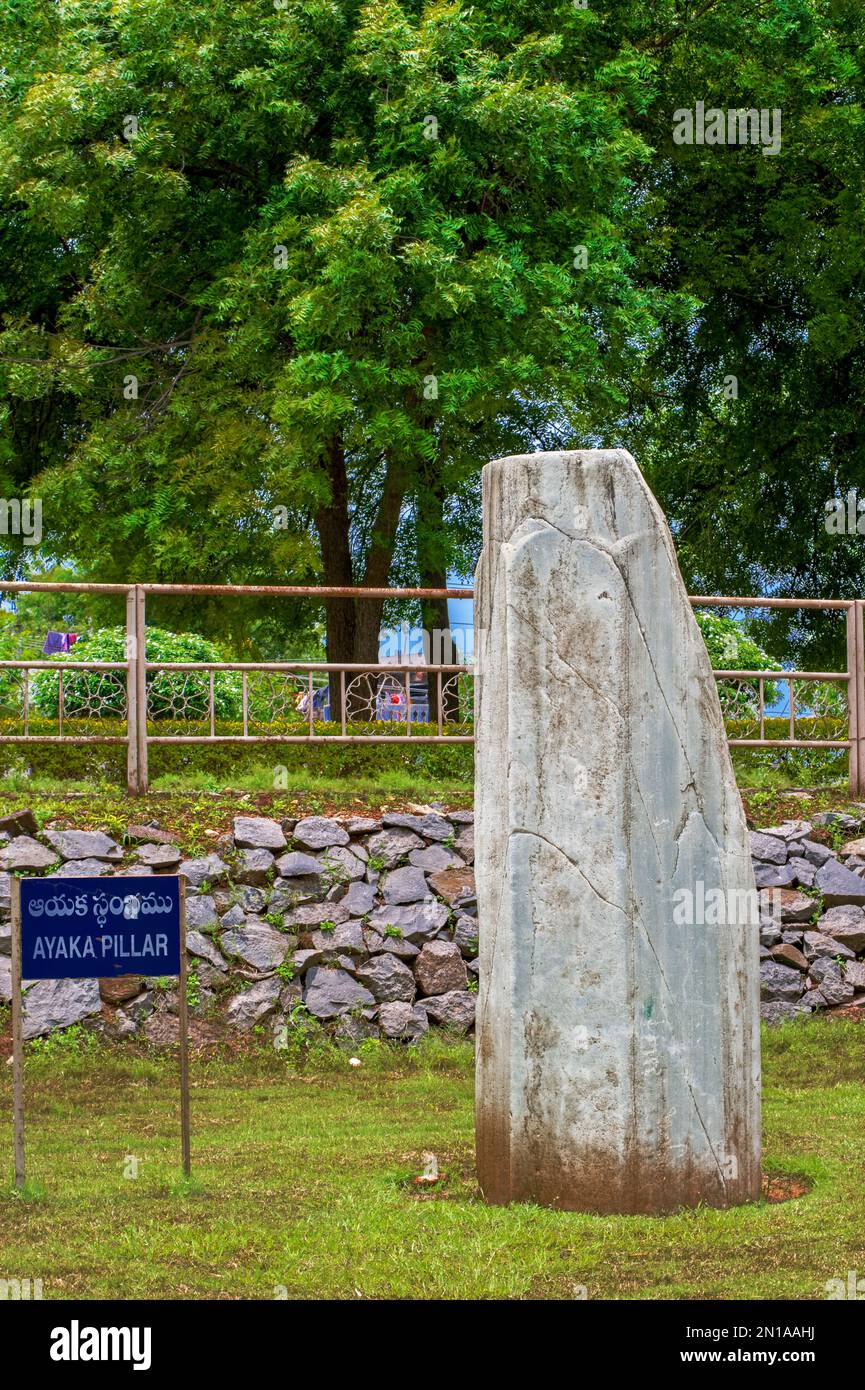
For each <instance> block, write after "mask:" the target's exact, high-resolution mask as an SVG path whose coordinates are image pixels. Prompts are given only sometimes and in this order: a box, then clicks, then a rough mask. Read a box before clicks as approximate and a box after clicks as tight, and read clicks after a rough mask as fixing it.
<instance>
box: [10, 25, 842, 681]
mask: <svg viewBox="0 0 865 1390" xmlns="http://www.w3.org/2000/svg"><path fill="white" fill-rule="evenodd" d="M863 27H865V20H863V15H862V11H861V9H860V7H859V5H858V3H857V0H758V3H757V4H756V6H755V7H754V8H753V9H751V10H749V11H748V12H747V13H746V12H744V11H742V10H741V7H739V6H736V5H734V4H733V3H732V0H714V3H713V2H712V0H706V2H705V3H702V4H699V5H692V4H688V3H685V0H655V2H654V3H652V2H650V0H590V3H589V4H588V5H587V6H586V7H583V6H582V5H577V4H574V3H571V0H555V3H543V0H541V3H532V4H528V3H524V0H507V3H505V0H478V2H477V3H473V4H468V3H462V0H453V3H423V2H422V0H401V2H399V0H376V3H371V4H368V5H363V4H360V3H357V2H356V0H276V3H273V2H272V0H184V3H183V4H182V5H178V4H176V3H169V0H66V3H64V4H63V5H62V6H58V5H56V4H54V3H50V0H10V3H9V4H8V5H7V7H6V9H5V11H4V15H3V17H2V19H0V41H2V52H3V54H4V58H3V60H2V67H0V93H2V103H3V105H2V116H0V171H2V172H0V267H2V284H3V289H2V292H0V295H2V297H0V411H2V415H0V426H2V437H0V480H2V484H3V487H4V488H5V490H6V495H7V496H10V495H18V496H20V495H31V494H34V495H35V494H38V495H39V496H41V497H42V499H43V528H44V533H45V540H44V542H43V551H44V553H45V554H46V555H49V556H51V557H53V558H55V559H62V560H64V561H69V562H73V563H74V564H75V566H76V569H77V571H78V572H79V573H80V574H82V575H84V576H88V577H98V578H100V579H116V578H122V579H163V580H169V579H170V580H174V581H179V580H184V579H188V580H203V581H223V582H224V581H234V582H243V581H246V582H255V581H257V580H259V581H268V582H283V583H292V582H295V583H297V582H317V581H319V580H321V581H322V582H324V583H327V584H332V585H342V584H352V583H362V584H369V585H373V586H377V585H384V584H387V583H388V582H400V581H409V582H414V581H420V582H422V583H426V584H430V585H438V584H441V583H442V582H443V580H444V578H445V575H446V574H447V572H448V569H449V568H451V567H455V568H457V569H459V570H461V571H463V572H465V571H466V570H468V569H469V568H470V567H471V565H472V564H473V562H474V559H475V557H476V553H477V547H478V542H479V524H478V523H479V497H478V478H479V472H480V468H481V467H482V465H483V464H484V463H485V462H486V461H487V460H488V459H489V458H491V457H494V456H496V455H500V454H502V453H508V452H516V451H523V450H533V449H535V448H542V447H559V446H561V447H579V446H580V445H590V444H610V445H617V446H624V447H627V448H630V449H631V450H632V452H633V453H634V454H635V456H636V457H637V459H638V461H639V462H640V464H641V466H642V467H643V468H644V470H645V471H646V473H647V476H648V477H649V480H650V482H651V483H652V485H653V487H654V488H655V490H656V492H657V494H658V496H659V499H660V500H661V502H662V505H664V507H665V509H666V510H667V514H668V516H669V517H670V520H671V524H672V525H673V529H674V533H675V535H676V539H677V544H678V547H679V555H680V561H681V563H682V567H683V571H684V573H685V577H686V579H687V580H688V582H689V584H690V585H691V586H692V587H693V588H695V589H700V588H702V589H706V590H709V591H711V590H713V589H714V590H717V589H724V590H726V591H727V592H730V591H735V590H737V589H738V590H739V591H743V590H744V591H752V592H756V591H758V590H766V591H770V590H771V589H773V588H775V589H778V588H781V589H783V590H784V591H786V592H791V593H801V594H814V593H821V592H822V593H832V594H835V593H841V594H843V593H858V592H861V589H862V584H863V580H865V551H863V548H862V547H861V546H859V545H858V544H857V542H856V538H852V539H849V538H848V539H839V538H837V537H829V536H827V534H826V532H825V529H824V527H823V516H824V511H823V503H824V501H825V499H826V498H827V497H829V496H831V495H832V494H833V492H834V491H835V490H837V489H838V488H840V487H842V486H843V487H845V488H846V487H848V486H855V485H856V484H857V483H858V482H860V481H861V482H862V485H863V493H865V479H861V476H860V475H861V474H862V472H863V466H862V465H863V455H862V445H861V442H860V435H859V429H858V416H859V414H860V412H861V399H862V379H861V371H862V271H861V265H862V255H861V251H862V235H863V231H862V228H863V222H862V162H863V150H865V141H863V118H862V108H861V101H862V77H863V56H862V55H863V51H865V46H863V37H865V35H863ZM698 101H702V102H704V103H705V105H706V106H707V107H709V106H712V105H717V106H719V107H721V108H724V109H727V108H739V107H743V108H756V109H758V110H762V109H768V110H775V109H777V110H778V111H780V113H781V144H780V149H779V151H778V153H777V154H771V155H767V154H766V153H764V150H763V148H762V147H761V146H760V145H759V144H756V145H745V146H712V145H702V146H699V145H677V144H676V143H675V141H674V138H673V128H674V120H673V116H674V112H675V111H676V110H677V109H679V108H688V109H691V108H694V107H695V105H696V103H697V102H698ZM731 379H734V380H735V388H733V387H732V386H731V385H730V382H731ZM733 392H734V393H733ZM0 542H2V543H3V545H4V548H5V549H6V552H7V562H8V563H9V564H11V565H19V566H20V565H21V564H22V562H23V559H26V553H25V551H24V548H23V547H20V546H18V545H17V544H16V541H15V538H13V537H0ZM154 611H155V616H156V617H157V618H158V619H159V620H160V621H162V622H165V621H171V622H175V621H176V622H177V623H178V624H185V625H186V626H189V625H191V624H190V613H189V611H188V610H187V611H184V609H183V607H182V605H179V604H174V605H173V606H172V607H171V609H170V611H169V610H168V609H167V608H164V607H161V606H159V605H156V606H155V610H154ZM313 616H316V615H310V617H313ZM380 616H381V610H380V607H379V606H378V605H376V604H373V603H366V604H363V605H361V604H353V603H347V602H333V603H331V604H330V605H329V608H328V615H327V617H328V653H329V655H330V656H331V658H332V659H341V660H353V659H363V660H367V659H372V658H373V657H374V655H375V650H376V634H377V631H378V626H379V619H380ZM430 616H431V617H434V616H435V613H434V612H432V613H431V615H430ZM274 621H275V620H274V619H272V618H268V617H267V615H266V612H265V610H264V609H263V608H262V609H261V610H260V611H259V613H258V619H257V622H252V623H250V622H249V620H248V617H244V620H243V631H242V632H241V631H240V628H238V638H239V639H241V638H243V639H245V640H247V641H248V640H250V634H257V636H256V641H257V642H258V645H259V648H260V649H261V645H262V643H264V642H265V641H269V642H270V643H271V644H272V643H273V641H274V640H275V638H274V629H273V624H274ZM303 621H304V619H303V617H302V615H301V610H300V609H299V608H298V609H295V610H294V611H293V612H291V613H290V614H289V617H288V622H289V624H290V625H295V626H302V625H303ZM224 622H225V618H224V616H223V615H222V614H220V613H218V612H217V610H216V609H215V608H208V607H206V606H205V607H204V608H201V607H200V606H199V605H198V604H196V612H195V625H196V626H200V627H201V628H202V629H203V630H211V631H215V630H217V629H218V628H219V627H220V625H221V624H222V623H224ZM268 624H269V626H268ZM825 630H826V629H825V628H821V629H820V631H821V632H822V631H825ZM268 634H269V635H268ZM792 636H793V640H795V641H796V642H798V643H799V645H800V646H801V645H805V646H807V644H808V642H809V641H811V644H812V646H813V645H814V643H815V642H816V640H817V638H816V637H813V638H812V635H811V633H810V629H809V628H808V626H807V623H805V624H800V626H799V628H798V629H796V631H795V632H794V633H793V634H792ZM790 640H791V634H790V632H789V631H787V630H786V628H785V629H784V631H779V633H778V634H777V642H778V643H781V642H782V641H787V642H789V641H790ZM771 641H772V638H771V634H770V638H769V645H770V646H771Z"/></svg>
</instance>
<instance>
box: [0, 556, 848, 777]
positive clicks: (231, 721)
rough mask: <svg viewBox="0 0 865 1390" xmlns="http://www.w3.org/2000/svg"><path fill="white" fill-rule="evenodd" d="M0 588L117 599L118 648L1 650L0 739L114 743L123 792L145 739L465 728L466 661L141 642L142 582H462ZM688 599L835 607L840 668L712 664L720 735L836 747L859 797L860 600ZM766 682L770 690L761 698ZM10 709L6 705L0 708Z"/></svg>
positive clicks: (147, 743) (355, 591)
mask: <svg viewBox="0 0 865 1390" xmlns="http://www.w3.org/2000/svg"><path fill="white" fill-rule="evenodd" d="M0 592H6V593H12V594H14V593H26V592H67V593H68V592H74V593H93V594H97V595H99V596H103V595H117V596H118V597H123V598H124V600H125V610H126V619H125V631H126V654H125V660H123V661H76V660H66V659H64V660H63V661H62V662H58V661H49V660H23V659H21V660H6V661H0V687H2V694H0V710H2V711H3V716H4V717H3V718H2V724H0V743H2V742H6V743H14V744H31V743H48V744H52V743H70V744H104V745H109V744H125V745H126V750H127V769H126V780H127V789H128V791H129V792H130V793H132V794H140V793H143V792H145V791H146V790H147V788H148V781H149V776H148V760H149V759H148V754H149V749H150V747H151V746H158V745H162V744H182V743H188V744H208V743H223V744H232V745H246V744H275V743H286V744H293V743H325V742H327V741H332V740H336V741H338V742H344V743H353V742H358V743H400V742H403V741H404V740H406V739H410V740H412V741H413V742H419V743H447V742H457V743H471V742H473V740H474V733H473V714H472V668H471V666H470V665H469V664H435V663H425V662H419V663H415V662H414V661H413V660H412V661H411V662H408V663H406V664H400V663H398V662H397V663H391V662H388V663H384V662H378V663H370V664H364V663H334V662H314V661H284V662H282V661H278V662H273V661H270V662H263V661H258V662H256V661H248V662H243V661H227V662H219V661H213V662H208V661H198V662H171V661H148V660H147V659H146V653H145V631H146V624H145V617H146V602H147V595H148V594H154V595H178V596H188V595H196V594H198V595H202V596H204V595H206V596H208V597H224V598H226V599H229V598H238V597H242V596H244V595H246V596H257V597H262V596H266V597H272V598H280V597H281V598H292V599H296V598H307V599H310V600H318V601H321V600H324V599H327V598H353V599H361V600H363V599H421V598H463V599H465V598H472V597H473V591H472V590H471V589H466V588H448V589H422V588H403V589H362V588H324V587H314V586H288V585H261V584H256V585H241V584H238V585H218V584H83V583H82V584H77V583H71V582H69V583H48V582H44V583H43V582H32V583H31V582H21V581H0ZM690 602H691V603H692V604H693V605H694V606H695V607H717V608H724V607H726V608H732V609H742V608H765V609H773V608H796V609H809V608H810V609H821V610H826V611H838V612H841V611H843V612H844V614H845V620H846V629H847V665H846V669H845V670H843V671H798V670H797V671H788V670H768V669H767V670H750V669H741V670H735V669H730V670H715V671H714V673H713V674H714V676H715V679H716V681H718V683H719V687H720V693H721V704H722V709H723V712H724V715H725V720H726V721H727V723H728V726H729V724H730V723H732V724H733V726H734V730H733V732H732V734H730V735H728V742H729V744H730V746H731V747H737V748H784V749H786V748H814V749H846V750H847V754H848V782H849V790H850V794H851V796H859V795H861V794H862V792H863V790H865V615H863V610H865V601H863V600H862V599H790V598H757V597H753V596H748V597H729V596H703V595H699V596H696V595H695V596H692V597H691V599H690ZM43 673H50V675H45V674H43ZM332 673H336V674H337V675H338V677H339V680H338V690H339V705H338V708H337V709H336V710H332V709H330V707H329V701H330V694H331V692H332V691H333V689H334V682H332V680H331V674H332ZM49 685H50V688H49ZM780 686H786V688H787V700H786V711H785V713H784V715H783V719H784V722H785V727H786V730H787V732H786V736H785V737H783V738H780V737H772V736H771V734H772V728H771V727H770V728H769V730H768V732H767V721H770V720H775V721H777V720H778V718H779V716H778V715H777V714H772V712H771V707H772V705H773V704H775V703H776V702H777V690H778V687H780ZM46 691H47V693H46ZM433 691H434V695H433V697H432V698H431V693H432V692H433ZM767 691H768V692H769V695H770V696H771V698H770V699H769V702H768V704H769V708H768V709H767ZM55 695H56V713H55ZM34 697H35V698H34ZM10 707H11V715H10V714H9V713H7V711H9V710H10ZM46 708H47V710H48V715H47V716H46V715H45V710H46ZM431 716H432V717H431ZM805 718H808V719H810V720H811V721H812V723H814V722H822V723H824V724H827V725H828V731H824V732H827V736H826V737H799V734H798V732H797V724H798V723H799V722H800V721H801V720H803V719H805ZM107 719H113V720H114V721H115V722H116V723H118V724H119V725H120V726H121V727H122V729H123V732H121V733H105V732H103V729H104V721H106V720H107ZM100 723H102V728H100ZM7 724H8V725H10V726H14V729H13V728H12V727H10V728H7V727H6V726H7ZM385 725H387V726H393V728H392V729H391V727H388V728H385V727H384V726H385ZM742 726H745V728H746V729H747V732H746V733H743V732H742ZM397 729H398V730H399V732H397ZM752 730H753V732H751V731H752Z"/></svg>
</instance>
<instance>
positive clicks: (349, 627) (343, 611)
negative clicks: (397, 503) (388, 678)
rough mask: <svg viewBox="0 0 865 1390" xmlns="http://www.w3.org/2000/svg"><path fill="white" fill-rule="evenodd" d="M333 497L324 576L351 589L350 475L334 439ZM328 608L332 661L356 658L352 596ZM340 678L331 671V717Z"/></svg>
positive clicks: (325, 510)
mask: <svg viewBox="0 0 865 1390" xmlns="http://www.w3.org/2000/svg"><path fill="white" fill-rule="evenodd" d="M328 478H329V481H330V498H329V500H328V502H327V503H325V504H324V505H323V506H321V507H319V509H318V512H317V513H316V518H315V524H316V527H317V529H318V537H319V542H320V544H321V564H322V578H323V580H324V583H325V586H326V587H327V588H347V587H350V586H351V584H352V583H353V575H352V567H351V547H350V545H349V530H348V528H349V510H348V474H347V473H346V468H345V453H344V451H343V447H342V442H341V441H340V440H338V439H335V440H332V441H331V444H330V447H329V449H328ZM324 609H325V627H326V639H325V652H326V655H327V659H328V661H346V662H347V661H354V651H355V605H354V601H353V600H352V599H350V598H345V599H343V598H328V599H325V601H324ZM340 703H341V697H340V678H339V672H338V671H331V673H330V717H331V719H337V720H338V719H340V718H341V709H340Z"/></svg>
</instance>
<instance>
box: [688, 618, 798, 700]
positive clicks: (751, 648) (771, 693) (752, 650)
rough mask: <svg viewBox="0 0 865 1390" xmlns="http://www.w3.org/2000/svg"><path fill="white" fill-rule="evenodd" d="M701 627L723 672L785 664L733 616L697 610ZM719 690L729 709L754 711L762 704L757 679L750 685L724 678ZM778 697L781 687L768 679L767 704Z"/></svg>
mask: <svg viewBox="0 0 865 1390" xmlns="http://www.w3.org/2000/svg"><path fill="white" fill-rule="evenodd" d="M694 617H695V618H696V620H697V626H698V627H699V629H700V631H701V633H702V634H703V641H704V642H705V643H706V649H707V651H708V653H709V660H710V661H711V663H712V669H713V670H720V671H779V670H780V669H781V663H780V662H778V661H776V660H775V659H774V658H773V657H770V656H769V655H768V654H767V653H766V652H764V651H763V649H762V648H761V647H758V646H757V643H756V642H753V641H752V640H751V638H750V637H748V636H747V635H746V634H745V632H744V631H743V629H742V626H741V624H740V623H737V622H736V621H735V619H733V618H726V617H723V616H722V615H721V614H719V613H715V612H712V611H711V610H708V611H707V610H706V609H702V608H697V609H695V610H694ZM718 693H719V694H720V695H722V697H723V701H724V709H725V711H733V712H735V713H737V714H745V713H746V712H748V711H753V710H755V709H756V708H757V705H758V703H759V687H758V684H757V682H754V684H753V685H748V684H746V683H744V682H731V681H721V682H719V685H718ZM777 698H778V686H777V685H775V684H773V682H771V681H767V682H766V684H765V686H764V700H765V703H766V704H767V705H770V704H772V703H773V702H774V701H775V700H776V699H777Z"/></svg>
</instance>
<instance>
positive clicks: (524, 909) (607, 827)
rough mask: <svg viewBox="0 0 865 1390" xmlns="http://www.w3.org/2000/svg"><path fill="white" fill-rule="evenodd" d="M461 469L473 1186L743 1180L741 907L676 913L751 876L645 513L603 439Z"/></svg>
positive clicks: (710, 717)
mask: <svg viewBox="0 0 865 1390" xmlns="http://www.w3.org/2000/svg"><path fill="white" fill-rule="evenodd" d="M483 486H484V548H483V553H482V557H481V562H480V565H479V569H478V575H477V582H476V594H477V600H476V609H475V622H476V634H475V651H476V653H477V654H478V657H479V673H480V674H479V681H478V685H479V691H478V706H477V714H476V717H477V725H476V737H477V746H476V769H477V770H476V806H475V814H476V827H477V835H476V837H475V847H476V856H475V872H476V876H477V898H478V914H479V917H480V919H481V920H482V921H483V923H484V930H483V932H482V933H481V940H480V995H479V1009H478V1022H477V1033H478V1086H477V1093H478V1101H477V1122H478V1170H479V1176H480V1180H481V1186H482V1188H483V1190H484V1194H485V1196H486V1197H487V1199H488V1200H489V1201H493V1202H508V1201H513V1200H530V1201H536V1202H539V1203H542V1204H544V1205H549V1206H557V1207H564V1208H571V1209H585V1210H595V1211H612V1212H616V1211H620V1212H637V1211H648V1212H655V1211H667V1210H670V1209H672V1208H675V1207H678V1206H680V1205H687V1206H693V1205H695V1204H696V1203H698V1202H701V1201H702V1202H705V1203H707V1204H710V1205H714V1206H726V1205H730V1204H733V1203H736V1202H742V1201H746V1200H749V1199H752V1198H755V1197H757V1196H758V1195H759V1190H760V1137H759V1136H760V1053H759V1031H758V1026H759V956H758V952H759V939H758V932H757V930H756V929H755V926H754V925H751V926H749V924H748V922H747V921H746V920H740V921H735V920H734V921H728V922H727V923H725V924H724V925H721V926H714V925H713V926H709V925H705V924H703V925H700V924H693V925H684V926H683V925H677V924H676V922H675V921H674V905H675V902H676V901H677V898H676V894H677V892H678V890H686V891H687V892H688V893H690V894H691V895H692V897H694V895H696V894H697V891H698V890H697V884H698V883H702V885H703V889H704V892H705V894H706V895H708V894H709V892H710V891H711V890H717V889H720V890H722V891H723V892H724V893H727V892H730V891H735V892H738V893H741V892H743V891H744V892H748V893H751V894H753V893H755V892H756V890H755V886H754V877H753V872H752V868H751V860H750V854H749V843H748V834H747V829H746V826H745V821H744V816H743V813H742V808H741V804H740V801H739V797H738V793H737V790H736V786H735V782H734V780H733V774H732V769H731V765H730V759H729V754H728V751H727V747H726V743H725V739H724V728H723V722H722V718H721V711H720V706H719V704H718V698H717V692H716V690H715V683H714V680H713V678H712V674H711V669H710V665H709V660H708V656H707V654H706V650H705V646H704V644H703V641H702V638H701V636H700V633H699V630H698V628H697V626H696V623H695V622H694V619H693V616H692V613H691V609H690V605H689V604H688V602H687V596H686V593H685V589H684V586H683V584H682V581H681V577H680V575H679V571H678V566H677V563H676V559H675V554H674V551H673V546H672V542H671V539H670V535H669V532H668V530H667V526H666V523H665V521H664V518H663V515H662V514H661V512H660V509H659V508H658V505H657V503H656V502H655V500H654V498H653V497H652V495H651V493H650V492H649V490H648V488H647V487H646V485H645V483H644V481H643V479H642V476H641V474H640V472H639V470H638V469H637V466H636V464H635V463H634V460H633V459H632V458H631V456H630V455H629V454H627V453H626V452H624V451H615V450H589V451H583V452H577V453H561V454H536V455H532V456H522V457H514V458H509V459H499V460H497V461H496V462H495V463H492V464H490V465H488V466H487V468H485V470H484V483H483ZM433 886H436V885H435V884H434V883H433ZM727 915H728V917H733V916H734V914H733V913H732V912H731V913H728V914H727ZM777 968H781V967H776V969H777ZM796 974H797V978H798V979H799V980H800V981H801V978H802V977H801V975H799V974H798V972H796Z"/></svg>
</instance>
